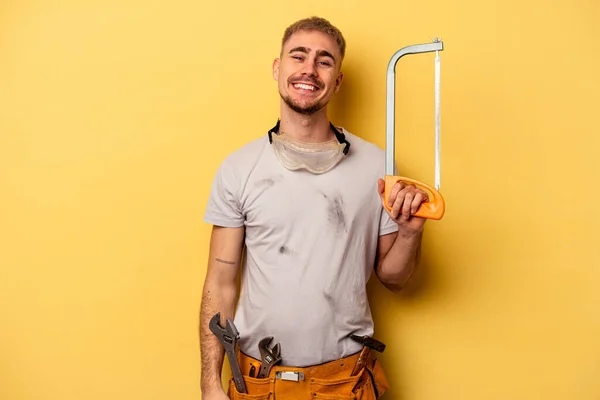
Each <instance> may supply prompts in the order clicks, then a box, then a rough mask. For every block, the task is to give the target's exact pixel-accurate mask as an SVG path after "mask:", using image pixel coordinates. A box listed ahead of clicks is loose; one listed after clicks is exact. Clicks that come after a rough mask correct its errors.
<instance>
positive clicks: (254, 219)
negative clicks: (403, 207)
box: [205, 128, 398, 367]
mask: <svg viewBox="0 0 600 400" xmlns="http://www.w3.org/2000/svg"><path fill="white" fill-rule="evenodd" d="M340 129H341V130H342V132H343V133H344V134H345V135H346V139H347V140H348V141H349V142H350V144H351V146H350V151H349V153H348V154H347V155H346V156H345V157H344V159H342V161H341V162H340V163H339V164H338V165H337V166H336V167H334V168H333V169H332V170H331V171H329V172H327V173H325V174H321V175H314V174H312V173H310V172H307V171H304V170H302V171H289V170H287V169H285V168H284V167H283V166H282V165H281V164H280V163H279V161H278V160H277V158H276V156H275V154H274V152H273V148H272V147H271V144H270V143H269V140H268V137H267V135H265V136H264V137H261V138H259V139H256V140H253V141H252V142H250V143H248V144H246V145H245V146H243V147H242V148H240V149H238V150H237V151H235V152H233V153H232V154H230V155H229V156H228V157H227V158H226V159H225V160H224V161H223V163H222V164H221V165H220V167H219V169H218V171H217V174H216V176H215V178H214V181H213V184H212V189H211V193H210V198H209V201H208V205H207V209H206V213H205V222H207V223H210V224H214V225H218V226H224V227H241V226H245V232H246V235H245V247H246V248H245V256H244V259H243V265H242V281H241V289H240V299H239V302H238V304H237V307H236V312H235V318H234V323H235V325H236V327H237V329H238V331H239V332H240V340H239V342H238V343H239V346H240V350H241V351H242V352H243V353H245V354H247V355H250V356H252V357H255V358H257V359H260V353H259V350H258V342H259V341H260V340H261V339H263V338H264V337H266V336H273V337H274V340H273V342H272V344H274V343H277V342H279V343H280V344H281V356H282V361H281V365H288V366H299V367H305V366H309V365H315V364H320V363H323V362H328V361H331V360H335V359H339V358H342V357H345V356H348V355H350V354H354V353H356V352H357V351H360V350H361V348H362V345H360V344H358V343H356V342H355V341H354V340H352V339H350V338H349V337H348V336H349V335H350V334H356V335H359V336H360V335H372V334H373V333H374V329H373V321H372V318H371V310H370V308H369V303H368V299H367V293H366V283H367V281H368V280H369V277H370V276H371V273H372V271H373V267H374V264H375V256H376V252H377V241H378V237H379V236H380V235H386V234H389V233H392V232H395V231H397V229H398V226H397V224H396V223H394V222H393V221H392V220H391V219H390V218H389V216H388V214H387V213H386V212H385V209H384V208H383V206H382V204H381V200H380V197H379V194H378V193H377V179H378V178H383V177H384V173H385V152H384V151H383V150H382V149H380V148H379V147H377V146H376V145H374V144H372V143H369V142H367V141H365V140H364V139H361V138H359V137H358V136H355V135H353V134H351V133H349V132H347V131H345V130H343V128H340ZM223 268H227V266H225V265H224V266H223Z"/></svg>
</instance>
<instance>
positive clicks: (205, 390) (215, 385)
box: [200, 379, 223, 395]
mask: <svg viewBox="0 0 600 400" xmlns="http://www.w3.org/2000/svg"><path fill="white" fill-rule="evenodd" d="M200 391H201V392H202V394H203V395H210V394H212V393H215V392H219V391H221V392H222V391H223V386H222V385H221V381H220V380H215V379H211V380H207V381H204V380H203V381H202V382H201V384H200Z"/></svg>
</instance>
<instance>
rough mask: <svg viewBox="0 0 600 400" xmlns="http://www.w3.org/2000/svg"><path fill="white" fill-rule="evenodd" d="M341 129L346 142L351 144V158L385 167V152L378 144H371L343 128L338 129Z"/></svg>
mask: <svg viewBox="0 0 600 400" xmlns="http://www.w3.org/2000/svg"><path fill="white" fill-rule="evenodd" d="M338 129H341V131H342V133H343V134H344V136H345V137H346V140H348V142H350V151H349V152H348V155H350V156H351V157H350V158H354V159H356V160H359V161H363V160H364V161H365V162H366V163H369V161H371V162H373V163H375V164H377V165H379V164H381V165H383V163H384V162H385V150H383V149H382V148H381V147H379V146H378V145H377V144H375V143H373V142H370V141H368V140H366V139H363V138H362V137H360V136H358V135H356V134H354V133H352V132H349V131H348V130H346V129H345V128H343V127H338Z"/></svg>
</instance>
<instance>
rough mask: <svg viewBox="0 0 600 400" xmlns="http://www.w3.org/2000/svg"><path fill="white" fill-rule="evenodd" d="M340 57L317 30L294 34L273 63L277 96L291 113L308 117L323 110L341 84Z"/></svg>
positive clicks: (330, 39) (328, 38)
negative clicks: (277, 90) (277, 89)
mask: <svg viewBox="0 0 600 400" xmlns="http://www.w3.org/2000/svg"><path fill="white" fill-rule="evenodd" d="M341 63H342V55H341V53H340V49H339V47H338V45H337V44H336V42H335V40H334V39H333V38H332V37H331V36H329V35H327V34H325V33H322V32H319V31H298V32H296V33H294V34H293V35H292V36H291V37H290V38H289V40H287V42H286V43H285V44H284V46H283V48H282V51H281V58H278V59H276V60H275V62H274V63H273V77H274V78H275V80H277V81H278V88H279V94H280V96H281V98H282V99H283V101H284V102H285V104H286V105H287V106H288V107H289V108H290V109H292V110H293V111H295V112H297V113H300V114H305V115H311V114H314V113H315V112H317V111H319V110H322V109H324V107H325V106H327V104H328V103H329V101H330V100H331V97H332V96H333V94H334V93H336V92H337V91H338V90H339V88H340V85H341V83H342V78H343V74H342V73H341V72H340V68H341Z"/></svg>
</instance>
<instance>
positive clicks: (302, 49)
mask: <svg viewBox="0 0 600 400" xmlns="http://www.w3.org/2000/svg"><path fill="white" fill-rule="evenodd" d="M296 51H299V52H301V53H306V54H308V53H309V52H310V49H309V48H306V47H304V46H298V47H294V48H293V49H291V50H290V51H289V53H288V54H291V53H293V52H296ZM317 57H329V58H331V59H332V60H333V62H335V57H334V56H333V54H331V53H330V52H328V51H327V50H317Z"/></svg>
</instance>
